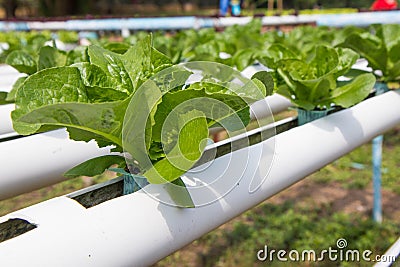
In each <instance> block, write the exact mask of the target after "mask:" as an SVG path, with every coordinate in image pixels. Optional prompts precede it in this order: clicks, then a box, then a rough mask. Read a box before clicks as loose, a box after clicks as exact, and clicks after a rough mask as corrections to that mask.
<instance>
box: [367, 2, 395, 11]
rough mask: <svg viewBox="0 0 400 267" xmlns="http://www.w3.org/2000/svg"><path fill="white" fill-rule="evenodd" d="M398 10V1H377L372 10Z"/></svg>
mask: <svg viewBox="0 0 400 267" xmlns="http://www.w3.org/2000/svg"><path fill="white" fill-rule="evenodd" d="M396 8H397V2H396V0H376V1H375V2H374V3H373V4H372V6H371V10H390V9H396Z"/></svg>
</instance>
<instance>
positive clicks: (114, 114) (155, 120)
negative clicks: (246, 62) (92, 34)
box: [12, 37, 271, 185]
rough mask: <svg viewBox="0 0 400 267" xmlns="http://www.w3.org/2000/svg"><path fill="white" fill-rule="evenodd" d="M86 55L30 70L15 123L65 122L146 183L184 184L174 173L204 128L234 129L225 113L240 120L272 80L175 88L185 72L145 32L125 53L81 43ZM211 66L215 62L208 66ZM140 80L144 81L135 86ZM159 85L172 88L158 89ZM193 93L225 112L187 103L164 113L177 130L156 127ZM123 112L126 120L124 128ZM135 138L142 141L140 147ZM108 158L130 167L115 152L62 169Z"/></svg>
mask: <svg viewBox="0 0 400 267" xmlns="http://www.w3.org/2000/svg"><path fill="white" fill-rule="evenodd" d="M87 56H88V61H87V62H80V63H75V64H72V65H70V66H58V67H53V68H44V69H42V70H40V71H38V72H36V73H34V74H32V75H30V76H29V77H28V78H27V79H26V80H25V81H24V82H23V84H22V85H21V86H20V87H19V89H18V90H17V92H16V98H15V105H16V109H15V110H14V111H13V112H12V119H13V126H14V129H15V130H16V131H17V132H18V133H20V134H22V135H29V134H34V133H39V132H43V131H48V130H52V129H57V128H61V127H66V129H67V131H68V132H69V136H70V138H71V139H73V140H77V141H90V140H92V139H94V140H96V142H97V143H98V145H99V146H100V147H104V146H110V145H111V146H113V147H114V148H113V151H114V152H128V153H130V154H131V155H130V156H131V157H133V159H132V160H134V161H137V162H138V164H139V166H138V168H139V174H140V175H142V176H143V177H145V178H146V179H147V180H148V181H149V182H150V183H165V182H172V183H176V184H178V185H184V184H183V183H182V181H181V179H180V176H181V175H182V174H183V173H185V172H186V171H187V170H188V169H190V168H191V167H192V166H193V164H194V163H195V162H196V160H198V159H199V158H200V156H201V154H202V151H203V150H204V148H205V145H206V143H205V142H204V140H206V139H207V138H208V128H209V127H212V126H214V125H219V124H225V125H228V126H230V127H232V129H233V130H237V129H238V126H237V125H235V123H233V125H231V123H230V122H231V121H230V118H231V117H232V116H237V117H238V118H239V119H240V123H239V124H240V125H239V128H240V127H243V126H245V125H247V124H248V122H249V120H250V113H249V107H248V104H249V103H251V102H254V101H257V100H259V99H261V98H263V97H265V96H266V94H267V93H266V92H267V91H271V90H270V88H268V90H267V87H268V86H271V84H270V78H269V76H268V73H262V74H257V75H255V77H254V79H253V81H252V84H253V85H255V86H249V84H245V85H244V86H242V87H238V88H236V89H235V90H230V88H225V87H224V86H222V85H221V84H216V83H215V82H214V81H213V79H212V78H211V77H208V76H207V75H206V76H205V77H203V78H202V79H201V80H200V81H197V82H194V83H192V84H189V85H185V86H183V87H182V84H183V83H184V81H186V80H187V78H188V77H189V76H190V75H192V72H190V71H188V70H186V69H185V68H181V67H179V66H175V67H172V62H171V60H170V59H169V58H168V57H166V56H165V55H163V54H161V53H160V52H158V51H157V50H156V49H154V48H153V47H152V45H151V38H150V37H147V38H145V39H142V40H140V41H138V42H137V43H136V44H135V45H134V46H131V47H130V48H129V49H128V50H127V51H126V52H125V53H124V54H118V53H115V52H111V51H109V50H106V49H104V48H102V47H99V46H96V45H92V46H89V47H88V48H87ZM166 68H170V69H172V71H169V72H168V73H167V74H166V75H164V76H157V75H156V77H161V78H162V79H161V78H157V79H154V78H153V79H150V77H154V75H155V74H158V73H163V72H162V71H163V70H165V69H166ZM218 71H219V69H218V67H216V69H215V70H214V69H213V70H210V72H211V73H212V72H218ZM227 75H228V76H229V75H230V74H229V73H227ZM160 79H161V80H160ZM141 86H149V87H146V90H139V92H138V88H140V87H141ZM152 86H153V87H152ZM154 86H155V87H154ZM164 87H169V88H171V90H167V91H165V90H166V89H164ZM153 88H156V90H153ZM157 88H160V90H161V91H164V93H163V94H161V93H160V92H161V91H160V90H158V89H157ZM200 98H206V99H208V100H209V101H211V100H215V101H220V102H223V103H225V104H226V105H227V106H228V107H229V108H230V113H221V114H220V113H218V112H219V109H218V106H215V108H213V107H211V109H210V110H212V112H213V115H214V117H213V118H212V119H209V118H208V117H209V116H206V115H207V114H205V112H204V111H202V109H201V108H197V107H191V106H190V105H188V106H187V107H186V108H185V109H184V110H182V112H178V113H173V115H171V116H173V117H172V118H173V119H172V121H174V122H177V126H176V127H178V128H176V127H175V125H173V126H171V127H170V128H169V129H170V131H168V132H167V133H163V129H164V128H165V126H164V124H165V123H166V124H168V123H170V122H171V119H170V120H169V121H168V120H167V118H168V117H169V114H172V110H176V109H177V107H178V106H179V105H181V103H184V102H185V101H190V100H191V99H200ZM132 99H134V100H132ZM154 100H155V102H151V101H154ZM152 103H155V104H154V105H152ZM204 103H205V105H207V103H208V102H204ZM128 108H129V110H128ZM126 114H129V115H128V122H129V123H128V127H125V128H124V129H123V126H124V120H127V119H126ZM215 114H217V115H215ZM129 118H132V119H131V120H130V119H129ZM143 118H144V120H143ZM141 123H142V124H141ZM174 127H175V128H174ZM167 128H168V127H167ZM140 140H143V143H145V145H144V146H143V147H142V146H141V143H140V142H139V141H140ZM124 141H125V143H124ZM143 158H147V159H148V162H146V161H145V160H142V159H143ZM171 159H173V161H174V164H173V163H171V162H170V160H171ZM186 159H189V164H188V161H187V160H186ZM148 163H151V164H148ZM114 164H116V165H118V167H119V168H125V169H126V168H129V167H131V166H127V164H126V162H125V160H124V156H123V155H122V154H116V155H108V156H103V157H99V158H95V159H91V160H89V161H87V162H84V163H82V164H80V165H78V166H77V167H75V168H73V169H72V170H70V171H68V172H67V173H66V174H65V175H66V176H67V177H76V176H81V175H88V176H93V175H97V174H100V173H102V172H103V171H104V170H105V169H106V168H108V167H110V166H111V165H114ZM177 164H178V165H177ZM93 166H96V167H93ZM182 166H183V167H182Z"/></svg>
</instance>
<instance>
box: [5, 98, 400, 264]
mask: <svg viewBox="0 0 400 267" xmlns="http://www.w3.org/2000/svg"><path fill="white" fill-rule="evenodd" d="M398 123H400V94H399V92H394V91H392V92H388V93H385V94H383V95H380V96H377V97H374V98H372V99H369V100H366V101H364V102H362V103H360V104H358V105H356V106H355V107H353V108H350V109H347V110H343V111H340V112H337V113H335V114H331V115H329V116H327V117H325V118H322V119H319V120H316V121H314V122H311V123H308V124H306V125H303V126H300V127H297V128H294V129H292V130H289V131H287V132H283V133H281V134H279V135H277V136H275V137H274V138H271V139H268V140H266V141H264V142H262V143H259V144H257V145H253V146H250V147H249V148H248V150H247V149H241V150H237V151H235V152H233V153H231V154H228V155H225V156H223V157H220V158H218V159H216V160H215V161H214V163H213V164H212V165H211V166H210V167H209V168H207V169H206V170H204V171H202V172H200V173H197V177H198V178H200V179H206V180H207V179H210V178H215V177H214V176H215V175H216V173H218V172H220V171H221V169H223V168H225V167H226V163H227V162H229V158H230V157H231V156H234V157H232V159H231V162H230V164H229V168H228V169H227V170H226V171H225V174H224V176H225V178H235V176H237V175H238V173H243V177H242V179H241V180H240V182H238V183H237V184H235V186H234V188H233V189H232V191H231V192H230V193H228V194H227V195H225V196H224V197H223V198H220V199H219V200H218V201H214V202H212V203H210V204H208V205H203V206H201V207H198V208H194V209H182V208H176V207H173V206H169V205H165V204H162V203H159V202H157V201H156V200H154V199H153V198H152V197H150V196H149V195H148V194H146V193H144V192H143V191H139V192H136V193H134V194H131V195H126V196H123V197H118V198H115V199H112V200H109V201H106V202H104V203H102V204H99V205H97V206H94V207H92V208H89V209H85V208H84V207H83V206H81V205H80V204H79V203H77V202H75V201H74V200H72V199H69V198H68V197H58V198H55V199H52V200H49V201H46V202H43V203H41V204H38V205H34V206H31V207H28V208H26V209H23V210H20V211H17V212H14V213H11V214H9V215H6V216H4V217H2V218H0V222H4V221H7V220H8V219H12V218H21V219H25V220H28V221H29V222H30V223H33V224H36V225H37V228H36V229H34V230H31V231H29V232H27V233H24V234H22V235H20V236H18V237H15V238H12V239H10V240H7V241H4V242H2V243H0V255H1V263H2V265H4V266H147V265H150V264H152V263H155V262H156V261H158V260H160V259H162V258H163V257H165V256H167V255H169V254H170V253H172V252H174V251H176V250H178V249H180V248H182V247H183V246H185V245H187V244H189V243H190V242H192V241H193V240H195V239H197V238H199V237H200V236H202V235H204V234H205V233H207V232H209V231H211V230H212V229H214V228H216V227H218V226H220V225H221V224H223V223H225V222H227V221H229V220H230V219H232V218H234V217H235V216H237V215H239V214H241V213H242V212H244V211H246V210H248V209H250V208H252V207H254V206H255V205H257V204H259V203H260V202H262V201H264V200H265V199H268V198H269V197H271V196H273V195H274V194H277V193H278V192H280V191H282V190H284V189H285V188H287V187H289V186H290V185H292V184H294V183H296V182H297V181H299V180H301V179H303V178H304V177H306V176H307V175H309V174H311V173H312V172H315V171H316V170H318V169H320V168H321V167H323V166H325V165H326V164H328V163H330V162H332V161H334V160H336V159H337V158H339V157H341V156H343V155H345V154H346V153H348V152H350V151H351V150H353V149H354V148H356V147H357V146H359V145H361V144H363V143H365V142H368V141H369V140H371V138H373V137H374V136H376V135H379V134H381V133H383V132H385V131H387V130H389V129H390V128H392V127H394V126H395V125H396V124H398ZM275 144H276V145H275ZM274 146H275V150H274V153H272V151H273V150H271V149H273V148H274ZM260 149H261V150H263V151H267V152H268V151H271V153H270V154H271V155H272V154H273V156H274V160H273V164H272V167H271V168H269V164H268V163H269V162H270V160H271V159H270V156H271V155H268V153H267V154H266V156H265V157H262V158H261V160H258V154H259V152H260ZM247 152H250V153H249V154H247ZM247 156H249V160H248V165H247V167H246V168H245V169H243V168H241V167H239V166H242V162H241V161H243V160H244V159H245V158H246V157H247ZM265 175H267V179H266V180H265V182H264V183H262V184H261V186H260V187H259V188H258V190H255V191H253V192H250V191H251V190H249V189H250V187H251V183H253V182H254V181H257V180H260V179H262V177H264V176H265ZM224 176H221V178H224ZM221 178H220V179H221ZM155 188H156V186H155V185H150V186H148V187H146V188H145V189H146V190H147V191H152V190H153V189H155ZM210 189H211V190H212V189H215V190H214V191H213V192H214V193H215V194H216V195H218V193H219V191H218V190H219V189H218V188H213V187H212V186H211V188H210ZM159 192H160V194H161V195H162V194H164V193H165V192H164V191H162V190H161V191H159Z"/></svg>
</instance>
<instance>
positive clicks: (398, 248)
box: [374, 237, 400, 267]
mask: <svg viewBox="0 0 400 267" xmlns="http://www.w3.org/2000/svg"><path fill="white" fill-rule="evenodd" d="M397 257H400V237H399V238H398V239H397V240H396V242H394V243H393V245H392V246H391V247H390V248H389V249H388V250H387V251H386V252H385V254H384V255H383V256H380V260H381V261H380V262H378V263H377V264H375V265H374V267H389V266H391V265H392V264H393V263H394V262H395V261H396V258H397Z"/></svg>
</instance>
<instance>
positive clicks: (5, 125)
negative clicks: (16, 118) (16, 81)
mask: <svg viewBox="0 0 400 267" xmlns="http://www.w3.org/2000/svg"><path fill="white" fill-rule="evenodd" d="M13 110H14V104H8V105H0V136H1V135H3V134H8V133H12V132H14V129H13V127H12V121H11V111H13Z"/></svg>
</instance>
